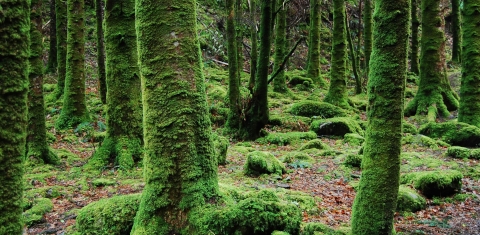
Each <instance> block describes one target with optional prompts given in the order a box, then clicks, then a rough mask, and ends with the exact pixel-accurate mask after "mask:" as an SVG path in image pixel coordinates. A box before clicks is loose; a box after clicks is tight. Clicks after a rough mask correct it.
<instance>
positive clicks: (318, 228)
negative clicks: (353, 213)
mask: <svg viewBox="0 0 480 235" xmlns="http://www.w3.org/2000/svg"><path fill="white" fill-rule="evenodd" d="M302 234H303V235H319V234H322V235H347V234H349V233H348V231H343V230H335V229H333V228H330V227H329V226H328V225H325V224H322V223H318V222H310V223H307V224H306V225H305V226H304V227H303V233H302Z"/></svg>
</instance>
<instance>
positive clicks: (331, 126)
mask: <svg viewBox="0 0 480 235" xmlns="http://www.w3.org/2000/svg"><path fill="white" fill-rule="evenodd" d="M310 130H311V131H314V132H315V133H317V135H333V136H342V137H343V136H345V134H347V133H356V134H359V135H362V136H363V135H364V131H363V130H362V128H361V127H360V125H359V124H358V122H357V121H355V120H353V119H352V118H348V117H336V118H328V119H321V120H316V121H313V122H312V124H311V125H310Z"/></svg>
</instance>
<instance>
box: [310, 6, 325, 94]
mask: <svg viewBox="0 0 480 235" xmlns="http://www.w3.org/2000/svg"><path fill="white" fill-rule="evenodd" d="M320 10H321V1H320V0H310V30H309V39H308V55H307V77H309V78H311V79H312V80H313V82H314V83H315V84H317V85H318V86H320V87H326V86H327V83H326V81H325V80H324V79H323V78H322V77H321V76H320V27H321V12H320Z"/></svg>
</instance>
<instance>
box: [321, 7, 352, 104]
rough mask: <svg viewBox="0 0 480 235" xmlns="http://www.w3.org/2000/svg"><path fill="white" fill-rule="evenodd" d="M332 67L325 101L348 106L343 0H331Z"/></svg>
mask: <svg viewBox="0 0 480 235" xmlns="http://www.w3.org/2000/svg"><path fill="white" fill-rule="evenodd" d="M331 56H332V67H331V68H330V87H329V89H328V93H327V95H326V96H325V102H328V103H331V104H333V105H336V106H339V107H342V108H348V107H349V106H350V105H349V104H348V100H347V80H346V77H347V74H346V72H347V71H346V68H347V37H346V30H345V2H344V1H343V0H334V1H333V39H332V53H331Z"/></svg>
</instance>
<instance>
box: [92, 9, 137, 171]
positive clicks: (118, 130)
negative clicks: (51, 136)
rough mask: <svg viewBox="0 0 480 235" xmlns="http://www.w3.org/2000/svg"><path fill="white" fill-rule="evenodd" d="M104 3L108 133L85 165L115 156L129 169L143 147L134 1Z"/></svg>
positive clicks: (96, 164) (100, 163) (102, 163)
mask: <svg viewBox="0 0 480 235" xmlns="http://www.w3.org/2000/svg"><path fill="white" fill-rule="evenodd" d="M105 6H106V7H105V46H106V47H105V49H106V55H107V60H106V82H107V87H108V91H107V94H108V95H107V111H106V113H107V116H106V121H107V135H106V137H105V139H104V141H103V143H102V146H101V147H100V148H99V149H98V150H97V152H95V155H94V156H93V158H91V159H90V161H89V164H88V165H87V167H92V168H95V169H99V168H101V167H103V166H105V165H107V164H108V161H111V160H112V159H114V163H115V165H119V166H120V167H121V168H124V169H130V168H132V167H133V166H134V164H135V162H137V161H138V160H140V159H141V157H142V147H143V129H142V96H141V86H140V71H139V68H138V60H137V58H138V55H137V41H136V40H137V35H136V31H135V0H107V1H106V4H105Z"/></svg>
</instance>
